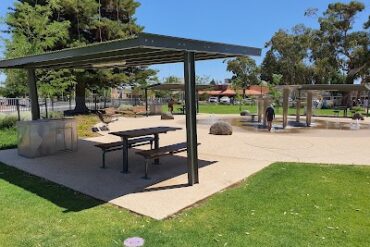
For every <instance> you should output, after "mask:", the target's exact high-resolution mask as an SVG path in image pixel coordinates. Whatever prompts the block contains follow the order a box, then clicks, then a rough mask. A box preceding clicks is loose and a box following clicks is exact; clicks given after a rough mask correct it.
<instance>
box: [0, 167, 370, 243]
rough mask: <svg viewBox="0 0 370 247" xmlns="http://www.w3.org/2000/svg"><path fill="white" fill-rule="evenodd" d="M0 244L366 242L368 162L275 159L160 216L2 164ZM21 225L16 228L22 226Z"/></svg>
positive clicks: (368, 226)
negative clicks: (194, 202) (159, 218)
mask: <svg viewBox="0 0 370 247" xmlns="http://www.w3.org/2000/svg"><path fill="white" fill-rule="evenodd" d="M0 191H1V193H0V208H1V210H0V218H1V219H2V224H1V225H0V242H1V243H2V245H3V246H122V241H123V240H124V239H125V238H127V237H131V236H141V237H143V238H144V239H145V240H146V246H369V244H370V240H369V237H368V233H369V232H370V220H369V215H370V200H369V195H370V167H367V166H343V165H325V164H296V163H275V164H272V165H270V166H269V167H267V168H265V169H263V170H262V171H260V172H258V173H257V174H255V175H253V176H251V177H249V178H248V179H246V180H245V181H243V182H241V183H239V184H238V185H237V186H234V187H232V188H229V189H227V190H225V191H222V192H220V193H218V194H217V195H215V196H212V197H210V198H208V199H207V200H205V201H203V202H201V203H199V204H197V205H196V206H194V207H193V208H190V209H188V210H185V211H183V212H181V213H179V214H178V215H176V216H174V217H172V218H170V219H167V220H163V221H155V220H152V219H150V218H147V217H143V216H138V215H135V214H133V213H130V212H128V211H127V210H124V209H119V208H117V207H115V206H112V205H110V204H105V203H103V202H101V201H99V200H95V199H93V198H90V197H88V196H85V195H82V194H80V193H77V192H74V191H73V190H70V189H68V188H65V187H63V186H60V185H57V184H54V183H51V182H49V181H46V180H44V179H41V178H38V177H35V176H32V175H29V174H27V173H24V172H22V171H19V170H17V169H15V168H12V167H9V166H7V165H4V164H0ZM20 233H21V234H20Z"/></svg>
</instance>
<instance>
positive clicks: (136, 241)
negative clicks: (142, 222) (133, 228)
mask: <svg viewBox="0 0 370 247" xmlns="http://www.w3.org/2000/svg"><path fill="white" fill-rule="evenodd" d="M144 242H145V241H144V239H142V238H140V237H133V238H127V239H125V241H124V242H123V246H124V247H140V246H144Z"/></svg>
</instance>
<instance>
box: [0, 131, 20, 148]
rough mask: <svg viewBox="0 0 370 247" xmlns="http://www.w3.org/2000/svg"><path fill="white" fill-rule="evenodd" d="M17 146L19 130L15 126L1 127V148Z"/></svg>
mask: <svg viewBox="0 0 370 247" xmlns="http://www.w3.org/2000/svg"><path fill="white" fill-rule="evenodd" d="M15 147H17V131H16V129H15V128H6V129H0V150H3V149H11V148H15Z"/></svg>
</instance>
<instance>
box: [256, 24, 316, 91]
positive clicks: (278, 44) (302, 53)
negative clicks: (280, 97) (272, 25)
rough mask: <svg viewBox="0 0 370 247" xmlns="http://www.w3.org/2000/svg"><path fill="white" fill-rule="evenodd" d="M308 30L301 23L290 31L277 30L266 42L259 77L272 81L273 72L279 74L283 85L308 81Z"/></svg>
mask: <svg viewBox="0 0 370 247" xmlns="http://www.w3.org/2000/svg"><path fill="white" fill-rule="evenodd" d="M310 32H311V30H310V29H309V28H306V27H305V26H303V25H297V26H295V27H293V28H292V30H291V31H286V30H279V31H277V32H276V33H275V34H274V35H273V37H272V38H271V40H270V41H268V42H267V43H266V48H268V51H267V53H266V56H265V58H264V60H263V62H262V65H261V78H262V79H263V80H266V81H269V82H272V80H273V75H274V74H281V75H282V76H283V77H282V80H281V83H282V84H285V85H289V84H306V83H310V81H311V77H312V68H311V67H310V65H309V64H307V59H308V56H309V45H310V35H309V34H310Z"/></svg>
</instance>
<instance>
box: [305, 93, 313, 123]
mask: <svg viewBox="0 0 370 247" xmlns="http://www.w3.org/2000/svg"><path fill="white" fill-rule="evenodd" d="M311 119H312V92H311V91H308V92H307V108H306V124H307V127H310V126H311Z"/></svg>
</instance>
